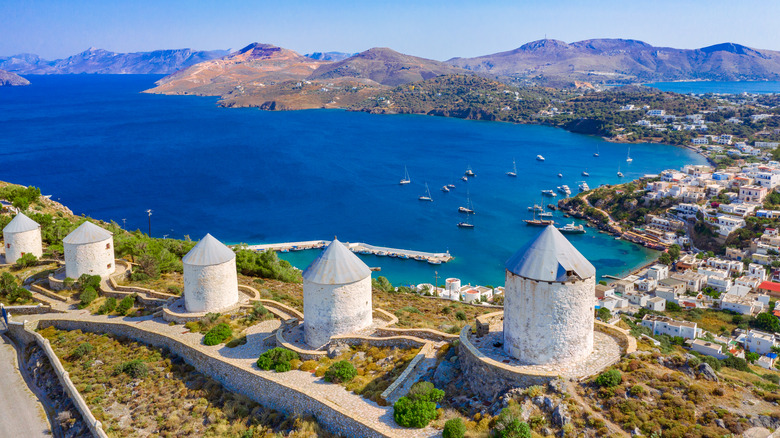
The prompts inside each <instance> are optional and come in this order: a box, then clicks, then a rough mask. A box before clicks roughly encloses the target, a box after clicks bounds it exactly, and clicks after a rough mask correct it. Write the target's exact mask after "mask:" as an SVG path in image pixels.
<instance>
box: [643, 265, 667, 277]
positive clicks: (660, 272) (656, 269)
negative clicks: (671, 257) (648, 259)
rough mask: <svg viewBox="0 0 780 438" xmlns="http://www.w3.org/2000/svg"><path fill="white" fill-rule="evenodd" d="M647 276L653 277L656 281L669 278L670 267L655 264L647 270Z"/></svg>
mask: <svg viewBox="0 0 780 438" xmlns="http://www.w3.org/2000/svg"><path fill="white" fill-rule="evenodd" d="M647 278H652V279H653V280H655V281H661V280H665V279H667V278H669V267H668V266H666V265H658V264H655V265H653V266H651V267H650V268H649V269H648V270H647Z"/></svg>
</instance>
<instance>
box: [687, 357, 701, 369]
mask: <svg viewBox="0 0 780 438" xmlns="http://www.w3.org/2000/svg"><path fill="white" fill-rule="evenodd" d="M699 365H701V359H699V358H698V357H692V358H690V359H688V366H689V367H691V368H698V367H699Z"/></svg>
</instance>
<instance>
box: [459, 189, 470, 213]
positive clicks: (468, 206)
mask: <svg viewBox="0 0 780 438" xmlns="http://www.w3.org/2000/svg"><path fill="white" fill-rule="evenodd" d="M458 211H459V212H461V213H466V214H474V205H472V204H471V195H469V194H468V193H466V206H465V207H458Z"/></svg>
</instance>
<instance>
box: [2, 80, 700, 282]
mask: <svg viewBox="0 0 780 438" xmlns="http://www.w3.org/2000/svg"><path fill="white" fill-rule="evenodd" d="M158 78H159V76H146V75H141V76H101V75H81V76H33V77H31V78H30V81H31V82H32V85H31V86H29V87H3V88H0V132H2V135H1V136H0V163H2V169H3V172H2V177H1V178H0V179H2V180H7V181H12V182H16V183H20V184H25V185H28V184H29V185H36V186H39V187H41V189H42V191H43V193H44V194H51V195H53V197H54V199H56V200H60V201H61V202H63V203H64V204H66V205H68V206H69V207H70V208H72V209H73V211H74V212H75V213H77V214H85V215H89V216H92V217H95V218H99V219H104V220H114V221H116V222H117V223H119V224H122V223H123V219H125V220H126V223H127V228H130V229H136V228H140V229H141V230H144V231H146V229H147V215H146V213H145V211H146V210H147V209H152V210H153V215H152V234H153V235H154V236H157V237H164V236H165V235H168V236H171V237H178V238H181V237H183V236H184V235H189V236H191V237H192V238H193V239H199V238H200V237H202V236H203V235H204V234H205V233H207V232H210V233H212V234H213V235H214V236H215V237H217V238H218V239H220V240H222V241H224V242H226V243H238V242H246V243H250V244H251V243H274V242H285V241H301V240H317V239H330V238H332V237H333V236H334V235H337V236H338V238H339V239H341V240H342V241H353V242H357V241H360V242H366V243H369V244H373V245H381V246H389V247H397V248H408V249H414V250H420V251H429V252H444V251H447V250H449V251H450V252H451V253H452V254H453V255H454V256H455V257H456V258H455V260H454V261H452V262H450V263H447V264H444V265H440V266H432V265H428V264H427V263H422V262H417V261H413V260H398V259H390V258H380V257H374V256H365V257H364V260H365V261H366V263H367V264H368V265H369V266H377V267H381V268H382V272H381V273H382V275H385V276H387V277H388V278H390V279H391V281H393V282H395V283H408V282H412V283H419V282H432V281H433V279H434V275H435V274H434V273H435V272H438V276H439V278H442V277H449V276H458V277H460V278H462V279H463V280H464V282H472V283H481V284H493V285H500V284H503V281H504V280H503V276H504V273H503V264H504V262H505V261H506V260H507V259H508V258H509V256H510V255H511V254H512V253H513V252H514V251H515V250H516V249H518V248H519V247H521V246H522V245H523V244H524V243H525V242H527V241H528V240H529V239H531V238H533V237H534V236H535V235H536V233H538V232H539V229H538V228H531V227H527V226H525V224H524V223H523V222H522V220H523V219H528V218H530V213H529V212H528V211H527V207H528V206H529V205H532V204H534V203H539V202H541V201H543V199H542V196H541V193H540V191H541V190H543V189H553V190H554V189H555V188H556V186H558V185H561V184H567V185H569V186H570V187H572V189H573V190H576V187H577V182H578V181H581V180H582V179H583V177H581V176H580V173H581V172H582V171H584V170H586V169H587V171H588V172H590V174H591V177H590V178H588V183H589V185H590V186H591V187H595V186H597V185H599V184H603V183H615V182H617V181H618V178H617V176H616V172H617V170H618V166H620V169H621V170H622V172H623V173H624V174H625V175H626V179H628V178H635V177H639V176H641V175H644V174H647V173H657V172H659V171H660V170H662V169H666V168H672V167H680V166H682V165H683V164H686V163H703V162H704V160H703V159H702V158H701V157H699V156H697V155H695V154H693V153H691V152H690V151H688V150H686V149H683V148H676V147H672V146H665V145H654V144H635V145H631V156H632V157H633V158H634V161H633V163H632V164H630V165H627V163H626V161H625V159H626V154H627V152H628V150H627V148H628V147H627V145H624V144H616V143H609V142H605V141H603V140H602V139H600V138H596V137H588V136H582V135H578V134H572V133H570V132H567V131H564V130H562V129H556V128H549V127H542V126H530V125H513V124H508V123H493V122H479V121H468V120H458V119H447V118H439V117H427V116H408V115H403V116H402V115H399V116H379V115H370V114H364V113H352V112H346V111H337V110H327V111H326V110H317V111H294V112H263V111H259V110H256V109H224V108H219V107H217V106H216V105H215V102H216V99H213V98H202V97H192V96H155V95H146V94H140V93H139V91H141V90H143V89H146V88H148V87H150V86H151V85H152V83H153V82H154V81H155V80H156V79H158ZM597 148H598V149H599V151H600V154H601V156H600V157H599V158H595V157H593V153H594V152H595V151H596V150H597ZM537 154H542V155H544V156H545V158H546V161H544V162H538V161H536V159H535V157H536V155H537ZM513 158H514V159H516V160H517V167H518V177H517V178H510V177H507V176H506V175H505V172H506V171H508V170H510V169H511V167H512V159H513ZM405 165H406V166H407V167H408V169H409V173H410V174H411V179H412V183H411V184H409V185H405V186H400V185H399V184H398V181H399V180H400V179H401V177H402V176H403V169H404V166H405ZM469 165H470V166H471V167H472V169H473V170H474V172H475V173H476V174H477V177H476V178H472V179H470V180H469V182H468V183H464V182H463V181H461V180H460V177H461V176H462V175H463V172H464V171H465V170H466V168H467V167H468V166H469ZM559 172H562V173H563V175H564V178H560V179H559V178H558V177H557V176H556V175H557V174H558V173H559ZM425 182H428V184H429V187H430V190H431V193H432V196H433V199H434V202H421V201H418V199H417V198H418V197H419V196H420V195H422V194H423V192H424V190H425V189H424V183H425ZM448 183H453V184H455V185H456V186H457V187H456V189H454V190H453V191H452V192H450V193H442V192H441V191H440V190H439V189H440V187H441V186H442V185H444V184H448ZM467 191H469V192H470V194H471V200H472V202H473V205H474V209H475V210H476V214H475V215H474V217H473V223H474V224H475V226H476V228H475V229H473V230H465V229H460V228H458V227H457V226H456V224H457V222H459V221H461V220H463V216H462V215H461V214H459V213H458V212H457V208H458V206H460V205H465V202H466V192H467ZM548 202H550V201H549V200H548V199H544V203H545V204H547V203H548ZM561 219H562V218H559V219H557V220H558V221H560V222H559V223H560V224H562V223H563V221H562V220H561ZM571 240H572V242H573V243H574V245H575V246H576V247H577V248H578V249H579V250H580V251H581V252H582V253H583V254H585V256H586V257H588V258H589V259H590V260H591V261H592V262H593V264H594V265H595V266H596V268H597V270H598V274H599V275H604V274H613V275H616V274H620V273H624V272H627V271H628V270H630V269H632V268H633V267H635V266H637V265H639V264H642V263H644V262H645V261H647V260H648V258H649V257H652V256H653V254H654V253H653V252H652V251H649V250H646V249H644V248H640V247H638V246H635V245H632V244H629V243H626V242H623V241H618V240H615V239H614V238H612V237H610V236H607V235H604V234H599V233H594V232H593V231H591V230H589V232H588V234H586V235H584V236H572V237H571ZM316 254H317V253H316V251H304V252H299V253H289V254H285V255H284V257H286V258H288V259H289V260H291V261H293V263H294V264H295V265H296V266H299V267H301V268H303V267H305V266H306V264H308V262H309V261H311V260H312V259H313V258H314V257H315V256H316Z"/></svg>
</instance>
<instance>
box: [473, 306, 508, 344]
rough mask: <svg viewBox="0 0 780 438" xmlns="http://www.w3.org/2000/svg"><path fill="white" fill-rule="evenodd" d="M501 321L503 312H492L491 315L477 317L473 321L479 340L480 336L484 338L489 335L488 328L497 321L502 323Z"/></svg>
mask: <svg viewBox="0 0 780 438" xmlns="http://www.w3.org/2000/svg"><path fill="white" fill-rule="evenodd" d="M503 319H504V311H503V310H501V311H499V312H492V313H486V314H484V315H479V316H478V317H477V320H476V321H475V325H476V327H477V336H479V337H480V338H481V337H482V336H485V335H486V334H488V333H490V326H491V325H492V324H495V323H497V322H499V321H503Z"/></svg>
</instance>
